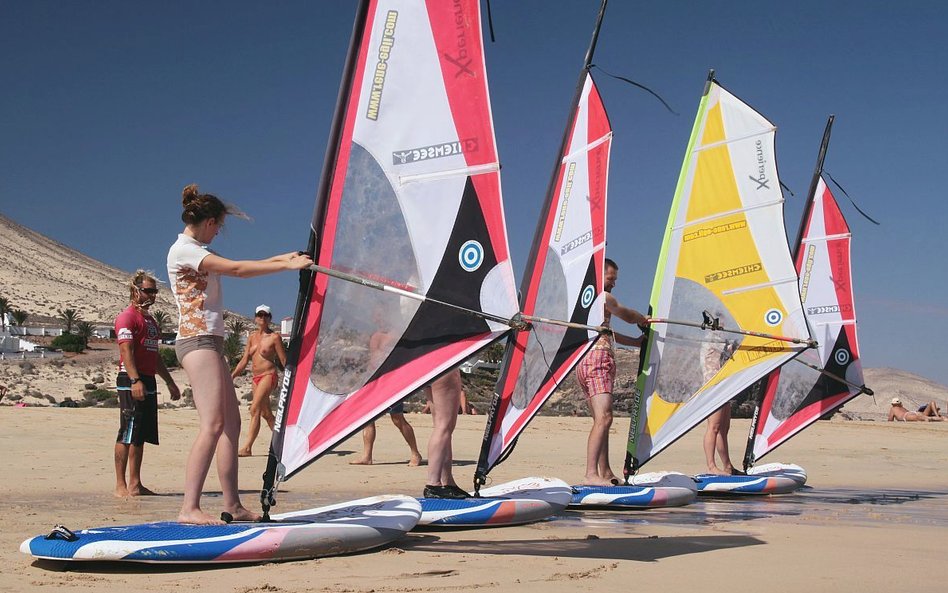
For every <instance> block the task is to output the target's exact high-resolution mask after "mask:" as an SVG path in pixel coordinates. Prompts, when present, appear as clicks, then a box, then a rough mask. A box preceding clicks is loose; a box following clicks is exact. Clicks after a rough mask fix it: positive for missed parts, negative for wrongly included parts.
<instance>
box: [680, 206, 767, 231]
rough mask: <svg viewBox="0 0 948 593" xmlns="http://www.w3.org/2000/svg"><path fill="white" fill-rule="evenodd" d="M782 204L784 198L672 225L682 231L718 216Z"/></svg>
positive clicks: (715, 218)
mask: <svg viewBox="0 0 948 593" xmlns="http://www.w3.org/2000/svg"><path fill="white" fill-rule="evenodd" d="M780 204H783V198H781V199H779V200H771V201H770V202H764V203H762V204H757V205H756V206H748V207H747V208H737V209H736V210H728V211H727V212H719V213H717V214H712V215H710V216H705V217H704V218H697V219H695V220H691V221H686V222H685V224H682V225H678V226H675V227H672V230H675V231H680V230H682V229H684V228H687V227H689V226H693V225H696V224H702V223H705V222H708V221H711V220H717V219H718V218H724V217H725V216H731V215H732V214H740V213H742V212H750V211H751V210H759V209H760V208H769V207H770V206H779V205H780Z"/></svg>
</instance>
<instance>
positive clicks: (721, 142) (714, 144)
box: [691, 126, 777, 154]
mask: <svg viewBox="0 0 948 593" xmlns="http://www.w3.org/2000/svg"><path fill="white" fill-rule="evenodd" d="M776 131H777V127H776V126H771V127H769V128H767V129H766V130H763V131H761V132H754V133H753V134H747V135H745V136H738V137H737V138H728V139H727V140H718V141H717V142H712V143H711V144H705V145H704V146H699V147H697V148H695V149H694V150H692V151H691V153H692V154H695V153H698V152H701V151H704V150H709V149H712V148H717V147H718V146H723V145H725V144H731V143H733V142H740V141H741V140H747V139H748V138H756V137H757V136H764V135H766V134H769V133H771V132H776Z"/></svg>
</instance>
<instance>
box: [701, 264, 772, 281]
mask: <svg viewBox="0 0 948 593" xmlns="http://www.w3.org/2000/svg"><path fill="white" fill-rule="evenodd" d="M763 269H764V266H762V265H761V264H760V262H757V263H753V264H747V265H746V266H738V267H736V268H731V269H730V270H723V271H721V272H714V273H713V274H708V275H707V276H705V277H704V283H705V284H711V283H712V282H717V281H718V280H726V279H728V278H734V277H736V276H743V275H744V274H753V273H754V272H759V271H761V270H763Z"/></svg>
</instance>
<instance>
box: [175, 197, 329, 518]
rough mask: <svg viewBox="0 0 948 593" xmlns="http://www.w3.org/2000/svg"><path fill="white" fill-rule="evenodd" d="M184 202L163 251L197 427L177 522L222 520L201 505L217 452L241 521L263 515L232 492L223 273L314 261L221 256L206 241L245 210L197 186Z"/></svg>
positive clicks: (232, 508)
mask: <svg viewBox="0 0 948 593" xmlns="http://www.w3.org/2000/svg"><path fill="white" fill-rule="evenodd" d="M182 203H183V205H184V211H183V212H182V213H181V220H182V221H183V222H184V223H185V225H186V226H185V228H184V232H182V233H181V234H179V235H178V240H177V241H175V242H174V244H173V245H172V246H171V249H170V250H169V252H168V276H169V278H170V280H171V286H172V289H173V290H174V293H175V299H176V301H177V304H178V337H177V341H176V343H175V352H176V353H177V355H178V361H180V363H181V366H182V367H184V371H185V372H186V373H187V375H188V381H189V382H190V383H191V388H192V390H193V392H194V407H195V408H197V411H198V416H199V418H200V427H199V430H198V435H197V438H196V439H195V441H194V445H192V447H191V452H190V454H189V455H188V462H187V467H186V468H185V478H184V501H183V503H182V505H181V512H180V514H179V515H178V520H179V521H180V522H182V523H201V524H219V523H222V520H218V519H215V518H214V517H211V516H210V515H208V514H207V513H205V512H204V511H202V510H201V491H202V490H203V488H204V480H205V479H206V478H207V472H208V469H210V465H211V459H212V458H213V457H214V453H215V449H216V451H217V473H218V476H219V479H220V483H221V490H222V492H223V498H224V510H225V511H227V512H228V513H230V515H231V516H232V517H233V518H234V519H235V520H238V521H246V520H257V519H259V518H260V516H259V515H258V514H257V513H253V512H251V511H249V510H247V509H246V508H244V506H243V505H242V504H241V502H240V495H239V491H238V489H237V440H238V439H239V438H240V407H239V403H238V401H237V394H236V392H235V391H234V381H233V379H232V378H231V376H230V368H229V366H228V364H227V361H226V360H225V359H224V354H223V352H224V333H225V332H224V330H225V328H224V311H223V302H222V298H221V280H220V278H221V276H237V277H241V278H249V277H252V276H262V275H264V274H273V273H275V272H281V271H285V270H302V269H304V268H306V267H309V266H311V265H312V264H313V261H312V260H311V259H310V258H309V256H306V255H300V254H299V252H296V251H293V252H291V253H287V254H284V255H277V256H274V257H271V258H269V259H265V260H248V261H233V260H229V259H225V258H223V257H221V256H219V255H216V254H215V253H213V252H212V251H210V250H209V249H208V244H209V243H211V241H213V240H214V237H216V236H217V233H219V232H220V230H221V228H222V227H223V225H224V219H225V218H226V216H227V215H228V214H231V215H236V216H245V215H243V214H242V213H241V212H240V210H238V209H237V208H235V207H233V206H228V205H225V204H224V203H223V202H222V201H221V200H220V199H218V198H217V197H216V196H213V195H210V194H202V193H200V192H198V188H197V186H196V185H189V186H187V187H186V188H184V192H183V199H182Z"/></svg>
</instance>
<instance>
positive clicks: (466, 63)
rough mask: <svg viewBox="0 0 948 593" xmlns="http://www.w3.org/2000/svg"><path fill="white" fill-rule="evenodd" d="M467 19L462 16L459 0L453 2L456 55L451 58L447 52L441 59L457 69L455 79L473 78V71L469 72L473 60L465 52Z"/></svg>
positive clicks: (462, 10)
mask: <svg viewBox="0 0 948 593" xmlns="http://www.w3.org/2000/svg"><path fill="white" fill-rule="evenodd" d="M468 22H469V21H468V18H467V17H466V16H465V15H464V7H463V6H462V5H461V2H460V0H454V28H455V29H457V46H458V55H456V56H452V55H451V54H449V53H448V52H444V53H443V54H441V55H442V57H444V59H445V60H447V61H448V62H451V63H452V64H454V66H455V67H456V68H457V69H458V70H457V72H455V73H454V77H455V78H457V77H459V76H461V75H462V74H464V75H467V76H470V77H471V78H474V71H473V70H471V62H473V61H474V58H472V57H470V55H469V54H468V52H467V29H468V26H469V25H468Z"/></svg>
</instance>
